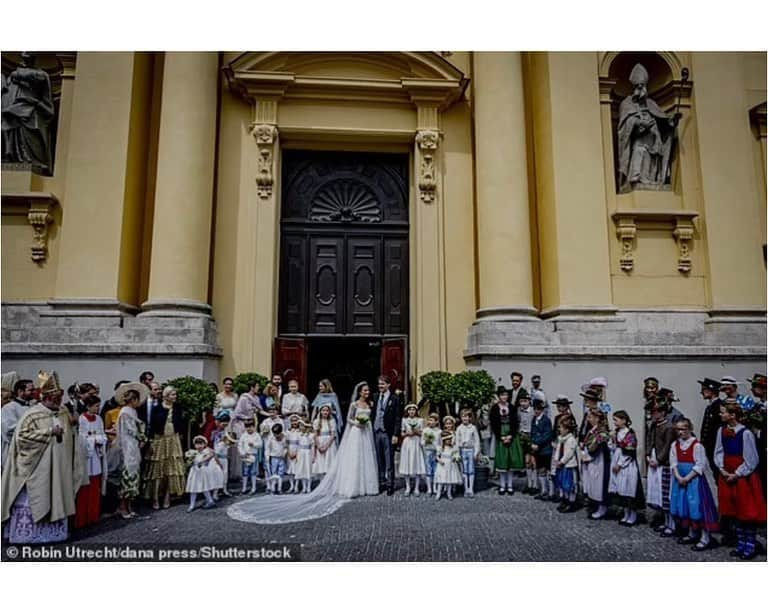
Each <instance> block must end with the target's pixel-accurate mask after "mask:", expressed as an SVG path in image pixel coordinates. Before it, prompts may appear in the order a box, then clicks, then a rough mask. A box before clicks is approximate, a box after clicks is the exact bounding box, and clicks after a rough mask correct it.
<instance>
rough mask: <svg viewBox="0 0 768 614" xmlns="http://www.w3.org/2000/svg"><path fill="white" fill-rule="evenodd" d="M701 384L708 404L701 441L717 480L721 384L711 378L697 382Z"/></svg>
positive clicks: (702, 392)
mask: <svg viewBox="0 0 768 614" xmlns="http://www.w3.org/2000/svg"><path fill="white" fill-rule="evenodd" d="M697 381H698V382H699V384H701V398H702V399H704V401H705V402H706V403H707V406H706V408H704V417H703V418H702V419H701V430H700V431H699V441H701V445H703V446H704V450H705V451H706V453H707V460H708V461H709V466H710V467H711V468H712V473H713V474H714V476H715V480H717V476H718V475H719V474H720V472H719V471H718V469H717V466H716V465H715V445H716V444H717V431H718V429H719V428H720V427H721V426H722V421H721V419H720V406H721V405H722V401H721V400H720V382H718V381H717V380H714V379H710V378H709V377H705V378H704V379H700V380H697Z"/></svg>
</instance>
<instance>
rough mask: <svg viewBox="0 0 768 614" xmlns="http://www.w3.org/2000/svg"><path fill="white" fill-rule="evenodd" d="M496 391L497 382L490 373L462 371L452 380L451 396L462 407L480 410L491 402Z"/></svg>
mask: <svg viewBox="0 0 768 614" xmlns="http://www.w3.org/2000/svg"><path fill="white" fill-rule="evenodd" d="M495 391H496V380H494V379H493V376H491V374H490V373H488V371H485V370H483V369H481V370H479V371H462V372H461V373H457V374H456V375H454V376H453V378H452V380H451V393H452V394H451V396H452V399H453V400H454V401H458V402H459V404H460V405H461V406H467V407H471V408H472V409H475V410H477V409H479V408H480V407H482V406H483V405H484V404H485V403H488V402H490V400H491V399H492V398H493V393H494V392H495Z"/></svg>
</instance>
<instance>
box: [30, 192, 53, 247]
mask: <svg viewBox="0 0 768 614" xmlns="http://www.w3.org/2000/svg"><path fill="white" fill-rule="evenodd" d="M27 220H28V221H29V224H30V226H32V260H34V261H35V262H44V261H45V259H46V258H47V257H48V225H49V224H50V223H51V222H53V216H52V215H51V205H50V203H36V204H33V205H31V206H30V207H29V213H27Z"/></svg>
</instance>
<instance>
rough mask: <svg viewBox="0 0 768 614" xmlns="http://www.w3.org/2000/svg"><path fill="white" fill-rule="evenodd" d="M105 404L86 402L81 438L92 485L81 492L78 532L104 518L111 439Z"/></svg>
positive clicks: (86, 486) (82, 415)
mask: <svg viewBox="0 0 768 614" xmlns="http://www.w3.org/2000/svg"><path fill="white" fill-rule="evenodd" d="M100 408H101V400H100V399H99V398H98V397H88V398H87V399H86V405H85V412H84V413H82V414H81V415H80V418H79V424H80V429H79V432H80V438H81V439H82V440H83V442H84V444H85V448H86V450H87V452H88V458H87V470H88V480H89V481H88V484H87V485H85V486H81V487H80V490H78V491H77V503H76V506H75V509H76V512H75V528H76V529H81V528H83V527H87V526H88V525H91V524H95V523H97V522H98V521H99V518H100V516H101V495H102V484H104V485H105V486H106V482H105V481H103V475H104V474H105V473H106V458H105V454H104V452H105V449H106V446H107V435H106V433H104V422H103V421H102V419H101V417H100V416H99V409H100Z"/></svg>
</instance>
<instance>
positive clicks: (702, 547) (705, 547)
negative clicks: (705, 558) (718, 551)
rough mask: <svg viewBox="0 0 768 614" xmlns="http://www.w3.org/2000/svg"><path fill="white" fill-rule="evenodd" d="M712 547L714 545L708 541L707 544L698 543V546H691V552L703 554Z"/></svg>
mask: <svg viewBox="0 0 768 614" xmlns="http://www.w3.org/2000/svg"><path fill="white" fill-rule="evenodd" d="M714 547H715V545H714V544H713V543H712V541H711V540H710V542H709V543H708V544H702V543H701V542H699V543H698V544H695V545H693V546H691V550H693V551H694V552H704V551H705V550H711V549H712V548H714Z"/></svg>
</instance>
